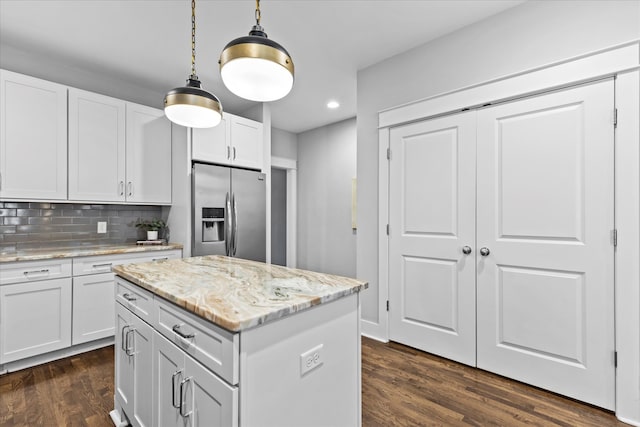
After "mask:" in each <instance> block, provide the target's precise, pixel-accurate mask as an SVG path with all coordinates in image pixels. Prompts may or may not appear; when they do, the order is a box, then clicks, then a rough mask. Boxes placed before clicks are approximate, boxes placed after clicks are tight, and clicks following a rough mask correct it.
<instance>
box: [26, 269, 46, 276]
mask: <svg viewBox="0 0 640 427" xmlns="http://www.w3.org/2000/svg"><path fill="white" fill-rule="evenodd" d="M30 274H49V269H48V268H44V269H42V270H31V271H25V272H24V275H25V276H28V275H30Z"/></svg>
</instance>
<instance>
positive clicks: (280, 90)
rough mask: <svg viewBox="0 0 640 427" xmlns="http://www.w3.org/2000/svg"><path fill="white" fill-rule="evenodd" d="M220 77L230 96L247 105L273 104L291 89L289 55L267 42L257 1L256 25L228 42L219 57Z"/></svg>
mask: <svg viewBox="0 0 640 427" xmlns="http://www.w3.org/2000/svg"><path fill="white" fill-rule="evenodd" d="M219 64H220V75H221V77H222V81H223V82H224V84H225V86H226V87H227V88H228V89H229V90H230V91H231V92H233V93H234V94H236V95H238V96H239V97H241V98H245V99H249V100H251V101H260V102H267V101H275V100H277V99H280V98H283V97H285V96H286V95H287V94H288V93H289V92H290V91H291V88H292V87H293V76H294V66H293V60H292V59H291V56H290V55H289V52H287V50H286V49H285V48H284V47H282V46H281V45H280V44H279V43H276V42H275V41H273V40H270V39H269V38H267V34H266V33H265V32H264V28H262V26H260V1H259V0H257V1H256V25H254V26H253V28H252V29H251V31H250V32H249V35H248V36H244V37H239V38H237V39H235V40H232V41H231V42H230V43H229V44H227V45H226V46H225V48H224V49H223V51H222V54H221V55H220V61H219Z"/></svg>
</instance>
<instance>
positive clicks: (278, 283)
mask: <svg viewBox="0 0 640 427" xmlns="http://www.w3.org/2000/svg"><path fill="white" fill-rule="evenodd" d="M113 272H114V273H116V274H117V275H118V276H120V277H122V278H124V279H126V280H128V281H130V282H132V283H134V284H136V285H138V286H140V287H142V288H144V289H146V290H148V291H150V292H152V293H154V294H156V295H158V296H160V297H162V298H164V299H166V300H169V301H171V302H173V303H174V304H176V305H178V306H180V307H182V308H184V309H186V310H187V311H190V312H192V313H193V314H195V315H197V316H199V317H201V318H203V319H205V320H208V321H210V322H212V323H214V324H216V325H218V326H220V327H222V328H225V329H227V330H229V331H232V332H239V331H242V330H244V329H249V328H252V327H255V326H259V325H261V324H263V323H266V322H269V321H272V320H276V319H279V318H282V317H285V316H288V315H291V314H293V313H296V312H298V311H302V310H305V309H307V308H310V307H313V306H315V305H318V304H323V303H327V302H330V301H333V300H336V299H339V298H342V297H345V296H347V295H350V294H353V293H355V292H359V291H360V290H362V289H366V287H367V282H363V281H361V280H357V279H352V278H348V277H341V276H334V275H330V274H323V273H317V272H312V271H306V270H299V269H294V268H287V267H281V266H277V265H272V264H264V263H261V262H255V261H248V260H244V259H239V258H229V257H225V256H219V255H210V256H202V257H193V258H182V259H173V260H167V261H163V262H155V263H139V264H128V265H118V266H114V267H113Z"/></svg>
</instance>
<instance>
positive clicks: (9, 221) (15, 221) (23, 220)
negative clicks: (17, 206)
mask: <svg viewBox="0 0 640 427" xmlns="http://www.w3.org/2000/svg"><path fill="white" fill-rule="evenodd" d="M28 223H29V217H26V216H25V217H20V216H8V217H5V218H4V225H24V224H28Z"/></svg>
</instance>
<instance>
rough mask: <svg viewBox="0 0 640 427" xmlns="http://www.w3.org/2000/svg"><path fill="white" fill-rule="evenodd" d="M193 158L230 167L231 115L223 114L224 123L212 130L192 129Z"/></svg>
mask: <svg viewBox="0 0 640 427" xmlns="http://www.w3.org/2000/svg"><path fill="white" fill-rule="evenodd" d="M192 131H193V134H192V140H193V142H192V148H191V157H192V158H193V160H202V161H203V162H211V163H220V164H224V165H230V164H231V160H230V153H231V151H230V150H231V146H230V144H231V142H230V140H231V136H230V135H229V134H230V131H231V126H229V114H227V113H223V115H222V121H221V122H220V124H219V125H218V126H216V127H212V128H193V129H192Z"/></svg>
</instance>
